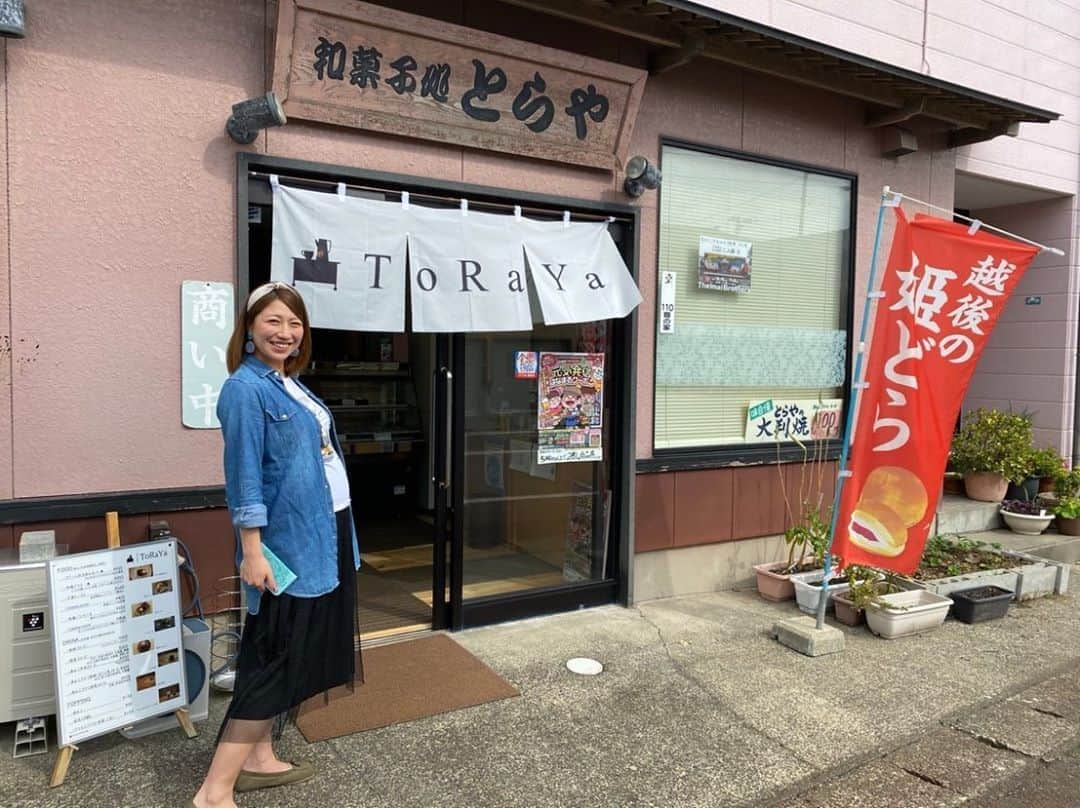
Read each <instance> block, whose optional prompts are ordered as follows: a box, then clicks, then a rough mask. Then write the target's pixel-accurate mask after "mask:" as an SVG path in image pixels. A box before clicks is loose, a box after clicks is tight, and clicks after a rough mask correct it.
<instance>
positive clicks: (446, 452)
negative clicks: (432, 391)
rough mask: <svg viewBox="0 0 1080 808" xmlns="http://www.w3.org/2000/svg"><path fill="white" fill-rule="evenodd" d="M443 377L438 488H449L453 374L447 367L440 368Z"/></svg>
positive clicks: (452, 418) (452, 421) (452, 424)
mask: <svg viewBox="0 0 1080 808" xmlns="http://www.w3.org/2000/svg"><path fill="white" fill-rule="evenodd" d="M442 372H443V374H444V376H443V378H444V379H445V380H446V402H445V403H446V431H445V432H444V433H443V441H444V443H443V478H442V480H440V481H439V487H440V488H446V489H448V488H450V469H451V464H450V449H451V447H452V446H453V442H452V433H453V426H454V406H453V405H454V395H453V392H454V374H453V373H452V372H450V369H449V368H442Z"/></svg>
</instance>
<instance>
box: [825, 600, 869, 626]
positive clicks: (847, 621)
mask: <svg viewBox="0 0 1080 808" xmlns="http://www.w3.org/2000/svg"><path fill="white" fill-rule="evenodd" d="M832 603H833V608H834V609H835V617H836V621H837V622H838V623H843V624H844V625H845V626H857V625H860V624H861V623H862V621H863V610H862V609H860V608H859V607H858V606H856V605H855V604H854V603H852V602H851V601H850V600H848V593H847V592H837V593H836V594H835V595H833V597H832Z"/></svg>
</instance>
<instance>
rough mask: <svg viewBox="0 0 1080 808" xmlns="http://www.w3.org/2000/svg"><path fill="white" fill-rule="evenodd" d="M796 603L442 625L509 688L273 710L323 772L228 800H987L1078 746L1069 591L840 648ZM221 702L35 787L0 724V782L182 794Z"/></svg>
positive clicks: (72, 797) (119, 743)
mask: <svg viewBox="0 0 1080 808" xmlns="http://www.w3.org/2000/svg"><path fill="white" fill-rule="evenodd" d="M796 613H797V609H796V608H795V606H794V604H793V603H788V604H773V603H768V602H765V601H763V600H761V599H760V598H758V597H757V595H756V593H754V592H721V593H714V594H708V595H701V596H696V597H686V598H679V599H671V600H662V601H654V602H651V603H644V604H640V605H638V606H636V607H635V608H632V609H622V608H618V607H607V608H601V609H593V610H588V611H581V612H576V613H571V614H564V615H555V616H552V617H546V618H538V619H534V620H528V621H522V622H517V623H512V624H504V625H500V626H493V627H489V628H483V629H475V630H470V631H466V632H462V633H459V634H457V635H454V636H455V639H457V640H458V641H459V642H460V643H462V645H464V646H466V647H467V648H469V649H470V650H471V651H472V652H473V653H474V654H476V655H477V656H478V657H480V658H481V659H483V660H484V661H485V662H487V663H488V664H489V665H491V667H492V668H494V669H495V670H496V671H498V672H499V673H500V674H502V675H503V676H504V677H506V678H507V679H508V680H510V681H511V682H513V683H514V684H515V685H516V686H517V687H518V688H519V689H520V690H521V696H520V697H519V698H514V699H509V700H506V701H501V702H495V703H490V704H485V705H481V706H479V707H474V708H470V709H466V710H461V711H458V712H454V713H448V714H445V715H439V716H433V717H430V718H427V719H423V720H420V721H415V722H412V723H410V724H404V725H398V726H393V727H387V728H384V729H380V730H374V731H371V732H365V733H361V734H358V735H353V736H350V737H346V738H338V739H335V740H331V741H327V742H324V743H318V744H312V745H308V744H307V743H306V742H305V741H304V740H303V738H302V737H301V736H300V735H299V733H297V732H296V731H295V730H294V729H289V730H288V731H287V733H286V737H285V738H284V739H283V744H282V747H281V751H282V754H283V756H286V757H292V758H308V759H313V760H315V762H316V764H317V765H318V766H319V767H320V774H319V776H318V777H317V778H316V779H314V780H312V781H309V782H308V783H305V784H301V785H297V786H292V787H288V788H283V789H275V790H273V791H267V792H261V793H260V792H254V793H251V794H247V795H239V797H238V799H237V802H238V803H239V804H240V805H241V806H262V805H274V806H280V807H281V808H289V807H290V806H307V805H312V804H323V805H341V806H355V808H368V807H369V806H371V807H374V806H379V807H380V808H391V807H392V808H413V807H414V806H415V808H430V807H431V806H435V805H439V806H460V807H461V808H480V807H481V806H498V807H499V808H502V807H503V806H505V808H518V807H519V806H520V807H521V808H525V806H530V807H531V806H568V807H570V806H573V808H586V806H596V807H597V808H611V807H612V806H619V807H620V808H621V807H622V806H634V807H635V808H645V807H646V806H656V808H661V807H662V808H671V807H672V806H686V807H687V808H692V807H696V806H702V807H704V806H734V805H762V806H766V805H767V806H773V805H776V806H783V805H803V806H805V805H816V806H833V805H836V806H839V805H845V806H846V805H851V804H859V803H861V802H865V803H866V804H872V805H878V806H889V805H898V806H900V805H902V806H905V808H910V807H913V806H922V805H925V806H937V805H948V806H951V805H960V804H965V801H967V802H970V804H971V805H980V806H985V805H990V804H995V805H996V804H998V803H993V802H987V801H986V800H991V799H996V798H997V797H994V795H995V794H997V795H998V796H999V797H1000V798H1001V799H1002V800H1005V799H1012V798H1011V797H1009V796H1008V793H1010V792H1008V788H1010V786H1011V785H1012V786H1016V787H1017V788H1022V785H1017V784H1018V783H1021V784H1022V782H1023V778H1034V780H1033V782H1042V781H1041V780H1040V779H1039V774H1038V772H1039V771H1040V770H1041V769H1048V770H1051V771H1053V772H1055V773H1060V774H1061V776H1065V775H1066V773H1067V772H1068V767H1067V766H1066V765H1065V764H1064V763H1055V761H1065V760H1068V759H1070V758H1069V755H1072V758H1071V760H1073V761H1074V762H1075V760H1076V751H1075V749H1076V744H1077V743H1078V742H1080V675H1078V674H1077V672H1076V671H1077V669H1076V663H1077V661H1078V657H1080V645H1078V644H1077V642H1076V638H1077V637H1078V636H1080V632H1078V630H1080V601H1078V600H1077V599H1074V598H1072V597H1069V596H1061V597H1054V598H1049V599H1043V600H1038V601H1033V602H1029V603H1023V604H1014V606H1013V607H1012V609H1011V610H1010V614H1009V616H1008V617H1007V618H1006V619H1004V620H1000V621H996V622H993V623H985V624H980V625H975V626H968V625H964V624H960V623H957V622H955V621H948V622H947V623H946V624H945V625H944V626H943V627H942V628H940V629H938V630H936V631H934V632H931V633H929V634H926V635H922V636H917V637H910V638H904V639H900V640H891V641H888V640H881V639H878V638H876V637H874V636H872V635H870V634H869V633H868V632H867V630H866V629H865V628H858V629H849V628H846V627H843V630H844V631H845V633H846V635H847V636H846V640H847V644H846V649H845V650H844V651H843V653H840V654H835V655H831V656H826V657H819V658H816V659H811V658H808V657H803V656H800V655H799V654H796V653H794V652H792V651H790V650H788V649H786V648H784V647H782V646H780V645H779V644H778V643H776V642H775V641H774V640H772V639H771V638H770V637H769V631H770V629H771V627H772V624H773V623H774V622H775V621H776V620H778V619H783V618H786V617H790V616H793V615H794V614H796ZM574 656H589V657H593V658H595V659H598V660H600V661H601V662H603V663H604V665H605V666H606V669H605V672H604V673H603V674H601V675H599V676H595V677H582V676H576V675H574V674H572V673H570V672H569V671H567V670H566V668H565V666H564V663H565V661H566V660H567V659H569V658H571V657H574ZM224 705H225V700H224V698H222V697H217V698H215V699H214V702H213V707H212V713H211V719H210V720H209V721H207V722H205V723H202V724H199V725H197V726H198V728H199V729H200V735H199V737H198V738H196V739H194V740H187V739H185V738H183V737H182V736H181V735H180V733H178V732H176V733H165V734H160V735H156V736H151V737H148V738H145V739H142V740H139V741H127V740H124V739H123V738H121V737H119V736H118V735H112V736H108V737H105V738H100V739H97V740H93V741H89V742H87V743H85V744H83V745H82V747H81V749H80V750H79V752H77V753H76V755H75V757H74V760H73V762H72V766H71V770H70V772H69V774H68V782H67V783H66V784H65V785H64V786H62V787H60V788H58V789H52V790H50V789H48V788H47V778H48V773H49V770H50V768H51V765H52V761H53V758H54V756H55V753H50V754H49V755H48V756H37V757H32V758H23V759H20V760H12V759H11V757H10V754H9V751H8V750H10V738H11V725H3V726H2V727H0V732H2V733H3V734H2V735H0V744H2V745H0V750H3V752H2V754H0V795H2V796H0V803H2V804H3V805H4V806H11V807H12V808H15V807H16V806H17V807H18V808H29V806H34V807H35V808H39V807H40V808H68V807H69V806H70V807H71V808H75V806H78V808H86V806H110V808H119V807H120V806H182V805H184V804H185V800H186V799H188V798H189V797H190V795H191V793H192V792H193V791H194V789H195V787H196V784H197V781H198V779H199V778H200V777H201V775H202V773H203V771H204V770H205V767H206V765H207V762H208V760H209V758H210V755H211V753H212V743H213V738H214V732H215V730H216V729H217V723H218V722H219V721H220V717H221V715H222V713H223V710H224ZM1045 761H1049V762H1045ZM1055 766H1056V768H1055ZM1066 779H1067V778H1066ZM1070 782H1072V783H1075V777H1074V778H1073V780H1071V781H1070ZM1062 788H1065V786H1062ZM1027 793H1030V792H1027ZM1078 802H1080V800H1078ZM1001 804H1003V805H1007V804H1016V805H1019V804H1020V802H1014V803H1007V802H1002V803H1001ZM1025 804H1026V803H1025ZM1036 804H1038V803H1036ZM1045 804H1046V805H1052V804H1055V803H1045ZM1060 804H1062V805H1067V804H1069V803H1060Z"/></svg>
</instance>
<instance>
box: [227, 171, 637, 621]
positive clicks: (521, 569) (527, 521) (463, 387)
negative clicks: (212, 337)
mask: <svg viewBox="0 0 1080 808" xmlns="http://www.w3.org/2000/svg"><path fill="white" fill-rule="evenodd" d="M240 157H241V169H242V171H244V174H246V176H247V183H246V194H241V199H240V200H239V201H240V203H241V207H240V209H241V210H246V211H247V212H248V217H247V218H248V221H247V227H246V239H242V241H241V248H240V254H241V261H242V264H241V265H244V264H246V265H247V266H248V270H249V271H248V273H247V274H248V276H247V277H246V278H242V282H241V283H240V284H238V290H237V291H238V299H240V300H243V299H244V296H245V295H246V292H247V289H250V288H253V287H254V286H255V285H258V284H260V283H263V282H265V281H267V280H269V274H270V251H271V243H272V222H273V215H272V212H273V208H272V205H273V197H272V194H271V193H270V189H269V184H268V181H267V179H268V176H269V174H270V173H275V174H277V175H278V176H279V178H280V181H281V182H282V183H290V184H296V185H298V186H301V187H305V188H308V189H311V190H325V191H327V192H331V193H332V192H335V191H336V190H337V184H338V183H339V182H348V186H349V187H348V192H349V193H350V194H352V193H355V194H358V195H369V196H375V197H377V198H380V199H396V198H397V197H398V195H399V194H400V191H401V190H408V191H409V192H410V194H411V195H412V203H413V204H425V203H428V204H432V205H433V206H445V205H450V204H454V205H456V204H457V197H454V198H450V197H448V196H440V195H438V194H435V193H431V192H430V191H429V193H430V196H429V197H428V198H427V199H429V200H430V201H429V202H428V201H427V200H425V199H424V198H422V197H420V194H421V193H423V186H418V185H415V184H414V185H413V186H411V187H410V186H407V185H405V182H406V181H405V179H404V178H386V177H379V178H378V179H377V180H375V179H372V178H371V177H370V176H368V175H361V176H356V175H357V174H359V172H346V170H344V169H341V170H333V171H328V170H326V169H325V167H319V168H313V167H310V166H308V164H302V165H303V166H306V168H302V169H301V168H297V166H298V165H300V164H296V163H294V162H293V161H280V160H274V159H271V158H257V156H255V155H241V156H240ZM289 169H291V170H289ZM342 172H345V175H344V176H343V174H342ZM244 174H242V175H241V176H244ZM391 179H392V180H393V181H392V182H391V181H390V180H391ZM380 182H385V183H386V184H387V186H388V187H386V188H381V187H379V183H380ZM242 184H243V183H242ZM403 185H405V187H402V186H403ZM390 186H396V187H390ZM454 191H455V193H456V194H457V195H458V197H460V195H462V194H468V195H469V198H470V205H475V206H476V207H477V208H478V209H483V208H484V207H485V206H486V208H487V209H489V210H496V211H498V210H504V211H505V210H508V209H509V207H510V204H508V201H503V200H500V199H499V198H498V196H497V195H494V194H493V192H488V191H484V190H482V189H472V188H468V189H466V188H460V187H458V188H455V189H454ZM485 195H487V196H488V197H489V199H488V200H485V198H484V197H485ZM474 200H475V201H474ZM545 201H546V200H545ZM514 202H516V203H518V204H520V202H521V200H520V199H518V200H514ZM560 202H561V204H557V203H552V202H548V203H547V204H546V205H541V204H539V203H538V204H537V206H536V207H535V208H530V209H529V215H530V216H539V217H549V218H557V217H561V216H562V214H563V210H565V209H566V208H567V204H566V201H560ZM596 207H599V206H596ZM610 210H611V209H610V206H609V208H607V209H605V210H604V212H603V213H604V214H607V213H608V212H609V211H610ZM619 212H621V213H622V215H623V219H622V220H616V221H613V222H611V224H610V225H609V226H610V228H611V231H612V235H613V238H614V240H615V243H616V244H617V245H618V246H619V247H620V249H621V250H623V252H624V258H625V259H626V260H627V264H628V265H629V266H633V262H632V260H631V256H630V255H629V254H628V252H629V249H630V245H632V244H633V243H634V232H635V226H636V219H635V218H634V215H633V213H632V211H630V209H626V210H623V211H619ZM577 215H582V216H590V215H591V216H593V217H596V216H597V215H598V211H579V212H578V213H577ZM313 249H314V250H318V249H319V247H318V246H317V245H314V246H313ZM324 249H325V250H328V251H332V249H333V247H332V245H326V247H325V248H324ZM331 257H332V256H331ZM244 281H246V283H244ZM297 283H298V284H299V285H301V286H302V283H303V281H302V280H300V279H298V280H297ZM245 287H246V288H245ZM536 319H539V318H538V317H537V318H536ZM630 334H631V330H630V322H629V320H624V321H614V320H608V321H598V322H591V323H575V324H568V325H550V326H549V325H546V324H544V323H543V322H537V323H535V324H534V327H533V328H532V330H531V331H528V332H513V333H467V334H463V333H459V334H423V333H414V332H412V331H411V330H408V329H407V331H406V333H403V334H388V333H387V334H380V333H366V332H353V331H332V330H328V329H314V330H313V346H314V353H313V357H312V364H311V365H310V366H309V367H308V368H307V370H306V371H305V372H304V373H303V374H302V375H301V378H302V380H303V381H304V383H305V384H307V385H308V386H309V387H311V389H312V390H313V391H314V392H315V393H316V394H318V395H319V397H320V398H322V399H323V400H324V401H325V402H326V403H327V405H328V406H329V407H330V408H331V410H332V411H333V413H334V418H335V422H336V425H337V431H338V435H339V438H340V441H341V444H342V450H343V452H344V454H345V457H344V460H345V465H346V468H347V471H348V474H349V482H350V488H351V495H352V505H353V514H354V518H355V519H356V530H357V535H358V536H359V540H360V550H361V561H362V566H361V569H360V571H359V572H358V574H357V597H358V602H359V606H360V621H361V630H362V635H361V636H362V638H363V639H364V640H365V641H372V640H383V639H387V638H397V637H401V636H405V635H408V634H412V633H415V632H418V631H429V630H431V629H433V628H434V629H440V628H451V629H456V628H462V627H465V626H470V625H480V624H484V623H490V622H498V621H502V620H508V619H515V618H519V617H525V616H530V615H535V614H540V613H544V612H552V611H560V610H566V609H575V608H580V607H582V606H591V605H598V604H601V603H611V602H616V601H623V602H625V598H626V578H627V575H626V573H627V569H628V566H629V553H628V550H627V548H626V547H625V544H624V542H623V541H622V540H621V538H620V537H621V536H622V535H623V532H624V531H623V528H624V525H625V524H626V520H627V516H628V515H627V506H626V497H625V492H626V489H627V488H628V485H629V480H630V465H629V458H632V450H631V447H630V434H629V427H628V424H629V408H630V401H631V398H630V396H631V390H630V385H629V379H630V369H631V367H632V364H631V362H632V357H631V355H630V346H631V339H630ZM573 354H589V355H591V356H592V357H593V358H592V360H591V361H593V362H594V363H598V364H602V371H600V373H601V376H600V381H599V383H598V384H584V383H580V382H579V383H577V384H574V385H566V384H564V385H562V386H560V387H559V389H558V390H557V391H553V390H552V389H542V379H541V378H538V376H539V374H538V372H530V370H529V368H528V365H529V363H530V357H531V361H534V362H539V360H540V358H541V357H543V356H544V355H554V356H558V357H565V356H566V355H573ZM599 357H602V359H599ZM559 361H562V362H573V361H574V360H573V359H560V360H559ZM549 388H550V386H549ZM556 399H557V400H556ZM545 408H546V410H549V411H552V410H553V409H554V408H562V410H564V411H565V412H566V413H568V414H571V415H572V418H578V419H580V418H582V414H583V413H584V414H586V416H588V415H591V414H592V413H594V412H595V413H596V414H598V415H599V420H600V423H601V425H600V426H599V428H598V429H597V430H596V433H597V434H594V435H591V436H590V437H589V440H591V441H593V442H595V443H597V444H599V445H598V446H597V449H598V451H596V452H595V453H594V456H593V457H591V458H590V459H589V460H587V461H584V462H543V461H544V460H545V459H546V458H545V457H544V456H543V455H542V454H541V453H540V452H539V451H538V445H539V443H540V442H541V433H540V429H539V426H540V424H539V422H538V419H539V417H540V414H541V412H543V411H545Z"/></svg>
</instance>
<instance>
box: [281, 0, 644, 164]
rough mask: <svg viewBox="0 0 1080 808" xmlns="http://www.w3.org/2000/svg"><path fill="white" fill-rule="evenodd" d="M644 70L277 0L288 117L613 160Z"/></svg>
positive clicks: (399, 16) (330, 0)
mask: <svg viewBox="0 0 1080 808" xmlns="http://www.w3.org/2000/svg"><path fill="white" fill-rule="evenodd" d="M646 75H647V74H646V72H645V71H643V70H638V69H636V68H632V67H626V66H625V65H620V64H615V63H613V62H605V61H602V60H599V59H593V58H590V57H587V56H581V55H579V54H574V53H567V52H566V51H560V50H555V49H553V48H546V47H541V46H540V45H533V44H530V43H527V42H521V41H519V40H514V39H508V38H506V37H501V36H496V35H494V34H489V33H486V32H484V31H477V30H474V29H471V28H463V27H461V26H458V25H450V24H448V23H443V22H439V21H437V20H432V19H429V18H427V17H419V16H416V15H413V14H405V13H403V12H399V11H394V10H391V9H387V8H382V7H379V6H373V5H369V4H367V3H361V2H350V1H349V0H281V3H280V5H279V7H278V19H277V36H276V42H275V50H274V92H275V93H276V94H277V97H278V99H279V100H280V101H281V102H282V104H283V105H284V108H285V114H286V115H287V116H288V117H290V118H300V119H304V120H309V121H321V122H323V123H330V124H337V125H339V126H352V127H356V128H358V129H369V130H373V131H376V132H389V133H393V134H398V135H406V136H409V137H419V138H425V139H428V140H438V141H442V142H445V143H456V144H460V145H462V146H469V147H472V148H477V149H490V150H494V151H501V152H509V153H511V154H522V155H527V156H529V157H538V158H542V159H547V160H558V161H562V162H567V163H574V164H577V165H584V166H594V167H598V168H606V169H617V168H620V167H621V166H622V164H623V161H624V160H625V158H626V152H627V149H628V148H629V146H630V136H631V133H632V130H633V125H634V119H635V118H636V117H637V111H638V106H639V104H640V102H641V93H642V91H643V89H644V86H645V77H646Z"/></svg>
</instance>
